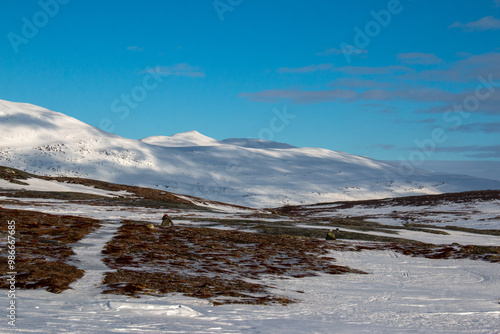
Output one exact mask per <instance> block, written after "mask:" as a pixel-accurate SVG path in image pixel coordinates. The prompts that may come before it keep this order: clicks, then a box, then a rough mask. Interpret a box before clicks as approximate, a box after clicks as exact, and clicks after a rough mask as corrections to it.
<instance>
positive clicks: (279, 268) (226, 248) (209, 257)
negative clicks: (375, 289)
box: [103, 222, 363, 305]
mask: <svg viewBox="0 0 500 334" xmlns="http://www.w3.org/2000/svg"><path fill="white" fill-rule="evenodd" d="M329 249H330V245H329V244H328V243H326V242H325V241H323V240H316V239H307V238H297V237H291V236H283V235H281V236H271V235H264V234H258V233H250V232H240V231H227V230H218V229H211V228H198V227H173V228H172V227H159V228H155V229H150V228H147V227H146V226H145V225H139V224H134V223H131V222H130V223H125V224H124V225H123V226H121V227H120V228H119V230H118V233H117V235H116V236H115V237H114V238H113V239H112V240H111V242H109V243H108V244H107V245H106V247H105V249H104V250H103V253H104V254H105V255H106V257H105V259H104V262H105V263H106V264H107V265H108V266H109V267H110V268H112V269H116V272H110V273H107V274H106V275H105V279H104V282H103V283H104V284H105V286H106V290H105V293H113V294H126V295H129V296H140V295H143V294H148V295H163V294H168V293H175V292H177V293H183V294H185V295H187V296H192V297H198V298H207V299H210V300H211V301H212V302H213V303H214V304H215V305H220V304H228V303H243V304H271V303H280V304H288V303H291V302H294V301H293V300H290V299H288V298H287V297H286V296H276V295H274V294H273V293H272V289H271V288H270V287H269V286H265V285H263V284H262V283H258V281H257V280H259V279H261V278H264V277H272V278H287V277H307V276H315V275H318V273H326V274H344V273H358V274H363V272H362V271H359V270H355V269H351V268H348V267H344V266H338V265H335V264H334V261H335V259H334V258H332V257H329V256H328V254H329Z"/></svg>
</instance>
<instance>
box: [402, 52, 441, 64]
mask: <svg viewBox="0 0 500 334" xmlns="http://www.w3.org/2000/svg"><path fill="white" fill-rule="evenodd" d="M398 59H399V60H400V61H402V62H403V63H405V64H408V65H414V64H420V65H432V64H439V63H443V60H442V59H441V58H439V57H438V56H436V55H434V54H431V53H421V52H409V53H400V54H398Z"/></svg>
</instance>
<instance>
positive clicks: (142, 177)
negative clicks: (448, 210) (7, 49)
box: [0, 101, 500, 207]
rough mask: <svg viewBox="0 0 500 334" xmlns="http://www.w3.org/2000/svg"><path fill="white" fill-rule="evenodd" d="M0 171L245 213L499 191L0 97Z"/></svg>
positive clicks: (355, 159) (456, 178)
mask: <svg viewBox="0 0 500 334" xmlns="http://www.w3.org/2000/svg"><path fill="white" fill-rule="evenodd" d="M0 143H1V144H0V165H4V166H9V167H14V168H19V169H21V170H24V171H27V172H30V173H35V174H39V175H49V176H71V177H82V178H91V179H96V180H101V181H107V182H113V183H119V184H126V185H137V186H143V187H149V188H155V189H159V190H165V191H169V192H173V193H177V194H184V195H191V196H196V197H201V198H206V199H209V200H215V201H221V202H226V203H233V204H238V205H245V206H251V207H273V206H274V207H276V206H282V205H287V204H290V205H292V204H308V203H318V202H333V201H347V200H364V199H377V198H387V197H399V196H409V195H423V194H439V193H447V192H461V191H472V190H485V189H500V182H499V181H492V180H486V179H480V178H473V177H469V176H465V175H449V174H441V173H434V172H430V171H425V170H415V172H414V173H413V174H412V175H411V176H409V177H406V176H404V175H401V173H400V172H399V166H398V165H397V164H394V163H388V162H382V161H377V160H374V159H370V158H368V157H360V156H355V155H351V154H348V153H344V152H337V151H330V150H326V149H321V148H298V147H293V146H291V145H287V144H282V143H275V142H269V141H265V140H258V139H235V138H232V139H227V140H221V141H220V140H216V139H213V138H210V137H207V136H204V135H202V134H200V133H198V132H196V131H190V132H187V133H181V134H176V135H173V136H170V137H169V136H155V137H148V138H145V139H143V140H140V141H138V140H133V139H127V138H123V137H120V136H117V135H113V134H110V133H107V132H104V131H102V130H99V129H97V128H95V127H92V126H90V125H87V124H85V123H83V122H80V121H78V120H76V119H74V118H71V117H69V116H66V115H64V114H61V113H57V112H54V111H50V110H47V109H44V108H41V107H37V106H34V105H30V104H23V103H14V102H8V101H0Z"/></svg>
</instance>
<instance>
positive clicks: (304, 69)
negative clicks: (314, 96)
mask: <svg viewBox="0 0 500 334" xmlns="http://www.w3.org/2000/svg"><path fill="white" fill-rule="evenodd" d="M332 67H333V64H318V65H309V66H304V67H281V68H278V70H277V72H278V73H311V72H316V71H325V70H328V69H331V68H332Z"/></svg>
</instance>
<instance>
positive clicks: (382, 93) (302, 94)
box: [239, 88, 454, 104]
mask: <svg viewBox="0 0 500 334" xmlns="http://www.w3.org/2000/svg"><path fill="white" fill-rule="evenodd" d="M239 96H240V97H245V98H248V99H250V100H253V101H259V102H270V103H276V102H279V101H281V100H290V101H292V102H293V103H298V104H313V103H320V102H346V101H349V102H352V101H398V100H410V101H418V102H442V101H443V100H444V101H452V100H453V98H454V94H453V93H449V92H446V91H443V90H439V89H433V88H417V89H398V90H382V89H371V90H365V91H362V92H358V91H356V90H351V89H330V90H315V91H310V90H299V89H281V90H280V89H278V90H265V91H260V92H255V93H241V94H240V95H239Z"/></svg>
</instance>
